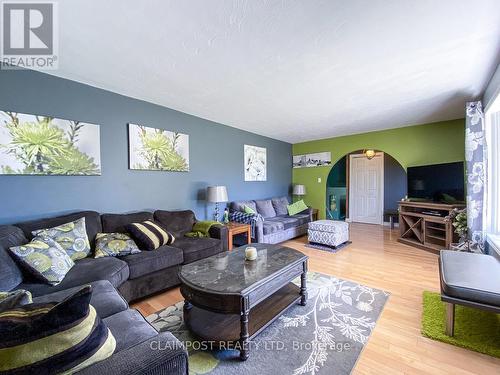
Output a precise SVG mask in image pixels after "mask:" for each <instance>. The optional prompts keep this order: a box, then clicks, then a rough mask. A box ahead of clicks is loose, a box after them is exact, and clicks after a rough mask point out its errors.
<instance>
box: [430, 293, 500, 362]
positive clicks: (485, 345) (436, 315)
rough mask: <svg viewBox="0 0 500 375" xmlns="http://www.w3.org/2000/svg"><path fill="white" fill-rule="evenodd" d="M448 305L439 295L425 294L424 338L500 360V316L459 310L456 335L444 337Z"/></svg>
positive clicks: (456, 317)
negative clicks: (446, 307)
mask: <svg viewBox="0 0 500 375" xmlns="http://www.w3.org/2000/svg"><path fill="white" fill-rule="evenodd" d="M444 328H445V305H444V302H442V301H441V296H440V295H439V293H433V292H424V309H423V313H422V334H423V335H424V336H427V337H429V338H431V339H433V340H438V341H442V342H446V343H448V344H452V345H456V346H460V347H462V348H466V349H470V350H474V351H476V352H479V353H484V354H488V355H491V356H493V357H497V358H500V314H493V313H490V312H485V311H481V310H477V309H472V308H469V307H465V306H459V305H456V306H455V334H454V336H453V337H450V336H447V335H445V333H444Z"/></svg>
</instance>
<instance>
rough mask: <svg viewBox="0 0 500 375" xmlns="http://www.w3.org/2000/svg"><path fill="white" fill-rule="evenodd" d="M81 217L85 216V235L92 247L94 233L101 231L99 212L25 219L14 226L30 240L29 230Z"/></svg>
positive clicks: (79, 212)
mask: <svg viewBox="0 0 500 375" xmlns="http://www.w3.org/2000/svg"><path fill="white" fill-rule="evenodd" d="M82 217H85V228H86V230H87V236H88V239H89V241H90V245H91V246H92V248H93V246H94V239H95V235H96V234H97V233H99V232H102V226H101V217H100V215H99V213H98V212H95V211H78V212H74V213H71V214H68V215H61V216H56V217H51V218H45V219H38V220H31V221H25V222H23V223H18V224H15V225H16V227H19V228H21V229H22V230H23V232H24V235H25V236H26V238H28V239H29V240H31V239H32V238H33V237H34V236H33V234H31V232H33V231H35V230H38V229H46V228H52V227H56V226H58V225H61V224H66V223H69V222H72V221H75V220H78V219H80V218H82Z"/></svg>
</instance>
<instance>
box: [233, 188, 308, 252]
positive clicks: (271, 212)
mask: <svg viewBox="0 0 500 375" xmlns="http://www.w3.org/2000/svg"><path fill="white" fill-rule="evenodd" d="M289 204H290V203H289V201H288V198H287V197H278V198H271V199H262V200H246V201H234V202H231V203H230V204H229V209H230V210H231V211H240V212H245V210H244V206H248V207H250V208H251V209H252V210H254V211H255V212H256V213H258V214H259V215H260V217H258V218H256V222H255V235H254V238H253V242H259V243H272V244H274V243H279V242H283V241H286V240H289V239H291V238H295V237H299V236H303V235H305V234H307V227H308V224H309V223H310V222H311V221H312V209H311V208H308V209H307V210H305V211H302V212H300V213H298V214H296V215H293V216H290V215H288V209H287V206H288V205H289Z"/></svg>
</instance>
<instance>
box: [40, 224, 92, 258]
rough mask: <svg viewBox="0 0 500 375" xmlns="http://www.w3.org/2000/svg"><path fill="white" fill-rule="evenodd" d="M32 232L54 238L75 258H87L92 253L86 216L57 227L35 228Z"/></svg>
mask: <svg viewBox="0 0 500 375" xmlns="http://www.w3.org/2000/svg"><path fill="white" fill-rule="evenodd" d="M31 234H33V236H43V237H49V238H52V239H53V240H54V241H56V242H57V243H58V244H59V245H61V246H62V247H63V249H64V250H66V252H67V253H68V255H69V256H70V258H71V259H73V260H78V259H83V258H86V257H87V255H89V253H90V242H89V238H88V236H87V230H86V227H85V217H82V218H80V219H78V220H75V221H72V222H69V223H66V224H62V225H58V226H57V227H53V228H48V229H39V230H35V231H33V232H31Z"/></svg>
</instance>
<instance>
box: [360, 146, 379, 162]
mask: <svg viewBox="0 0 500 375" xmlns="http://www.w3.org/2000/svg"><path fill="white" fill-rule="evenodd" d="M363 154H365V156H366V158H367V159H368V160H372V159H373V158H374V157H375V154H376V152H375V150H372V149H371V148H367V149H365V150H364V151H363Z"/></svg>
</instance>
